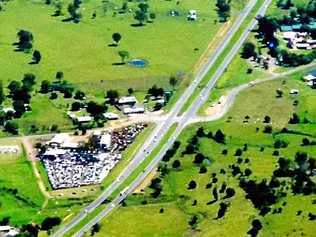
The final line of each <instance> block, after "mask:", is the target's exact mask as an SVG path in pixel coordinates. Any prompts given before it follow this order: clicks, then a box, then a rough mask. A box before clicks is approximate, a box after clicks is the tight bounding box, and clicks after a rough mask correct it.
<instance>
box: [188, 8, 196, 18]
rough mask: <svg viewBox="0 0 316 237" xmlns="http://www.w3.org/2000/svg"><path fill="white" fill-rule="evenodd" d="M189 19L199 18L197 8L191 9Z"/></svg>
mask: <svg viewBox="0 0 316 237" xmlns="http://www.w3.org/2000/svg"><path fill="white" fill-rule="evenodd" d="M187 19H188V21H196V20H197V12H196V10H190V11H189V13H188V15H187Z"/></svg>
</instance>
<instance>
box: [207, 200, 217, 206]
mask: <svg viewBox="0 0 316 237" xmlns="http://www.w3.org/2000/svg"><path fill="white" fill-rule="evenodd" d="M216 201H217V200H213V201H209V202H208V203H206V205H212V204H214V203H215V202H216Z"/></svg>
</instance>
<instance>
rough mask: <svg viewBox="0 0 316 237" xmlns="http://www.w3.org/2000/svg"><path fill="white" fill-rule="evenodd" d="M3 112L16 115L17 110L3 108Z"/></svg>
mask: <svg viewBox="0 0 316 237" xmlns="http://www.w3.org/2000/svg"><path fill="white" fill-rule="evenodd" d="M2 111H3V112H5V113H8V112H13V113H15V109H13V108H12V107H7V108H3V109H2Z"/></svg>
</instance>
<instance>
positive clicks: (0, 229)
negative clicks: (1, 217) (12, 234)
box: [0, 225, 13, 231]
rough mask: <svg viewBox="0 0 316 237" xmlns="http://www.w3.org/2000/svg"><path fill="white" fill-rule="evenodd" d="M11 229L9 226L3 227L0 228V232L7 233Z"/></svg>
mask: <svg viewBox="0 0 316 237" xmlns="http://www.w3.org/2000/svg"><path fill="white" fill-rule="evenodd" d="M12 228H13V227H11V226H9V225H3V226H0V231H9V230H11V229H12Z"/></svg>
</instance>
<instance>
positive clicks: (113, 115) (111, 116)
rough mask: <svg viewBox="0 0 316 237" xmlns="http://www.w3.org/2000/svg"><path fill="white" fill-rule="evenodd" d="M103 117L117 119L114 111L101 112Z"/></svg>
mask: <svg viewBox="0 0 316 237" xmlns="http://www.w3.org/2000/svg"><path fill="white" fill-rule="evenodd" d="M103 116H104V118H107V119H118V118H119V116H118V115H117V114H115V113H112V112H107V113H104V114H103Z"/></svg>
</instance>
